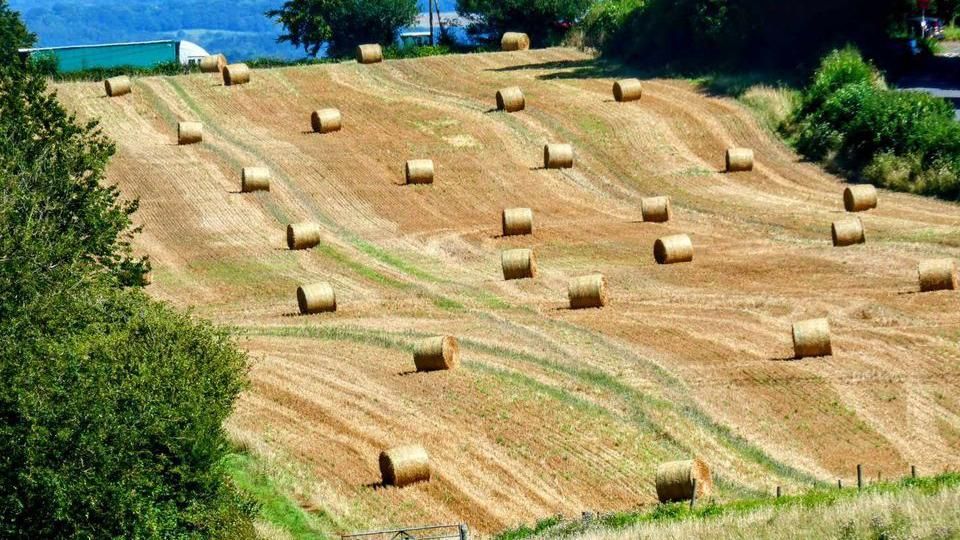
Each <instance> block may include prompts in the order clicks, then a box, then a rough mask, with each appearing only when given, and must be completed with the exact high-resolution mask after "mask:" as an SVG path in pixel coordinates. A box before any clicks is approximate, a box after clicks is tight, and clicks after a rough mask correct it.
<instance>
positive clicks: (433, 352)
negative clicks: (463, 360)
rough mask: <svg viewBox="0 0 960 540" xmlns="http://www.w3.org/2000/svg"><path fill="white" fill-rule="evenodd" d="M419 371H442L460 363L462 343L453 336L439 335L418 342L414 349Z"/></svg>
mask: <svg viewBox="0 0 960 540" xmlns="http://www.w3.org/2000/svg"><path fill="white" fill-rule="evenodd" d="M413 365H414V366H416V367H417V371H440V370H445V369H454V368H456V367H457V366H459V365H460V343H459V342H458V341H457V338H455V337H453V336H437V337H432V338H427V339H424V340H423V341H421V342H420V343H417V346H416V347H415V348H414V350H413Z"/></svg>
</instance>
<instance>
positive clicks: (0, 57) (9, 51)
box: [0, 0, 37, 65]
mask: <svg viewBox="0 0 960 540" xmlns="http://www.w3.org/2000/svg"><path fill="white" fill-rule="evenodd" d="M36 42H37V36H35V35H34V34H32V33H30V31H29V30H27V27H26V25H24V24H23V20H21V19H20V14H19V13H17V12H16V11H13V10H12V9H10V5H9V4H8V3H7V0H0V65H10V64H13V63H15V62H16V61H17V49H20V48H28V47H33V45H34V44H35V43H36Z"/></svg>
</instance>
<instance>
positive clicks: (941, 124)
mask: <svg viewBox="0 0 960 540" xmlns="http://www.w3.org/2000/svg"><path fill="white" fill-rule="evenodd" d="M787 133H788V134H789V135H790V136H791V138H792V139H793V141H794V143H795V144H796V147H797V149H798V150H799V151H800V152H801V153H802V154H804V155H805V156H806V157H808V158H810V159H814V160H820V161H827V162H829V163H830V164H831V165H833V166H835V167H837V168H838V169H840V170H842V171H844V172H847V173H849V174H852V175H857V176H862V177H863V178H865V179H867V180H870V181H873V182H876V183H878V184H881V185H884V186H887V187H891V188H894V189H900V190H906V191H914V192H918V193H927V194H932V195H939V196H941V197H946V198H951V199H955V198H957V197H958V196H960V124H957V123H956V122H955V121H954V111H953V107H952V106H951V105H950V104H949V103H948V102H947V101H945V100H943V99H941V98H937V97H933V96H931V95H929V94H926V93H922V92H900V91H894V90H890V89H888V88H887V87H886V85H885V84H884V82H883V79H882V77H881V75H880V73H879V72H878V71H877V70H876V68H874V67H873V66H872V65H870V64H869V63H868V62H866V61H865V60H864V59H863V58H862V57H861V56H860V55H859V54H858V53H857V52H856V51H855V50H852V49H845V50H842V51H835V52H833V53H831V54H830V55H828V56H827V57H826V58H825V59H824V60H823V62H822V64H821V66H820V68H819V69H818V70H817V72H816V74H815V75H814V78H813V81H812V82H811V84H810V86H809V87H807V89H806V90H804V92H803V95H802V103H801V106H800V107H799V108H798V110H797V112H796V115H795V117H794V119H793V121H792V122H791V124H790V125H789V126H788V127H787Z"/></svg>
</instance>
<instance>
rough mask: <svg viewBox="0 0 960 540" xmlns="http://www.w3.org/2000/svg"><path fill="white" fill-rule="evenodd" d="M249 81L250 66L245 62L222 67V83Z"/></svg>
mask: <svg viewBox="0 0 960 540" xmlns="http://www.w3.org/2000/svg"><path fill="white" fill-rule="evenodd" d="M248 82H250V68H249V67H247V65H246V64H230V65H227V66H224V68H223V85H224V86H235V85H238V84H247V83H248Z"/></svg>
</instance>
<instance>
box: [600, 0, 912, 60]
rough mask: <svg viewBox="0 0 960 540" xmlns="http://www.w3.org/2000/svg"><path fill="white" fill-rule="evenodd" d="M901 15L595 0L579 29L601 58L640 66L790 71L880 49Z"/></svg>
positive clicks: (856, 1) (709, 0)
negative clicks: (855, 50) (828, 55)
mask: <svg viewBox="0 0 960 540" xmlns="http://www.w3.org/2000/svg"><path fill="white" fill-rule="evenodd" d="M631 9H632V10H631ZM903 9H904V6H903V2H902V0H852V1H848V2H836V1H834V0H809V1H806V2H784V1H780V0H646V1H633V2H632V1H629V0H601V1H600V2H597V3H596V4H595V5H594V7H593V8H592V9H591V12H590V13H589V14H588V15H587V17H586V18H585V20H586V21H587V24H586V25H585V28H586V30H587V36H586V39H587V41H588V42H590V43H593V44H596V45H599V46H601V47H602V49H603V50H604V52H606V53H608V54H614V55H617V56H621V57H624V58H626V59H628V60H632V61H634V62H637V63H642V64H645V65H652V66H662V65H672V66H681V67H700V68H702V67H705V66H709V67H710V68H711V69H717V68H724V67H747V68H750V69H758V68H795V67H796V66H798V65H804V64H807V63H813V62H814V61H815V60H816V59H818V58H820V57H821V56H822V55H823V54H824V53H825V52H826V51H828V50H830V49H831V48H835V47H838V46H842V45H844V44H846V43H851V42H852V43H858V44H860V45H862V46H864V47H878V48H879V46H880V45H881V44H882V43H883V42H884V40H885V38H886V34H887V30H888V28H889V26H890V24H891V22H892V21H900V20H902V16H901V13H902V11H903ZM624 11H629V13H626V14H625V13H624Z"/></svg>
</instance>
